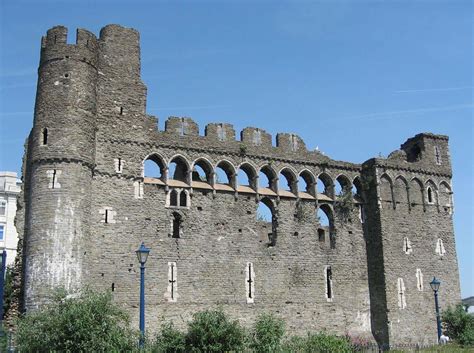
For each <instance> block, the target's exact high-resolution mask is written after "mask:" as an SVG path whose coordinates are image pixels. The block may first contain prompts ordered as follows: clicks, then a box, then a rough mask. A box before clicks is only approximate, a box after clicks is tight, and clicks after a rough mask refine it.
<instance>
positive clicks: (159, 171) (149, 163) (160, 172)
mask: <svg viewBox="0 0 474 353" xmlns="http://www.w3.org/2000/svg"><path fill="white" fill-rule="evenodd" d="M165 169H166V163H165V160H164V159H163V157H161V156H160V155H159V154H158V153H151V154H149V155H148V156H146V157H145V159H144V160H143V163H142V177H144V178H156V179H161V180H164V177H165Z"/></svg>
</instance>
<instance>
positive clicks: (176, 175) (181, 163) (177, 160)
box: [168, 156, 189, 183]
mask: <svg viewBox="0 0 474 353" xmlns="http://www.w3.org/2000/svg"><path fill="white" fill-rule="evenodd" d="M188 171H189V167H188V163H187V162H186V160H185V159H184V158H183V157H181V156H176V157H174V158H173V159H172V160H171V162H170V164H169V175H168V178H169V179H173V180H179V181H182V182H184V183H188V174H189V173H188Z"/></svg>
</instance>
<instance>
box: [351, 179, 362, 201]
mask: <svg viewBox="0 0 474 353" xmlns="http://www.w3.org/2000/svg"><path fill="white" fill-rule="evenodd" d="M352 195H353V197H354V200H356V201H357V202H361V203H363V202H364V197H363V195H362V182H361V181H360V177H359V176H356V177H355V178H354V180H352Z"/></svg>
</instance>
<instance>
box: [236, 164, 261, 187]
mask: <svg viewBox="0 0 474 353" xmlns="http://www.w3.org/2000/svg"><path fill="white" fill-rule="evenodd" d="M237 183H238V184H239V185H244V186H250V187H251V188H252V189H254V190H255V189H256V188H257V171H256V169H255V167H254V166H253V165H251V164H250V163H248V162H244V163H242V164H241V165H240V166H239V168H238V171H237Z"/></svg>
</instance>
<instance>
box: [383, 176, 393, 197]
mask: <svg viewBox="0 0 474 353" xmlns="http://www.w3.org/2000/svg"><path fill="white" fill-rule="evenodd" d="M380 198H381V200H382V202H387V203H391V204H393V198H392V180H391V179H390V177H389V176H388V175H387V174H384V175H382V176H381V177H380Z"/></svg>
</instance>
